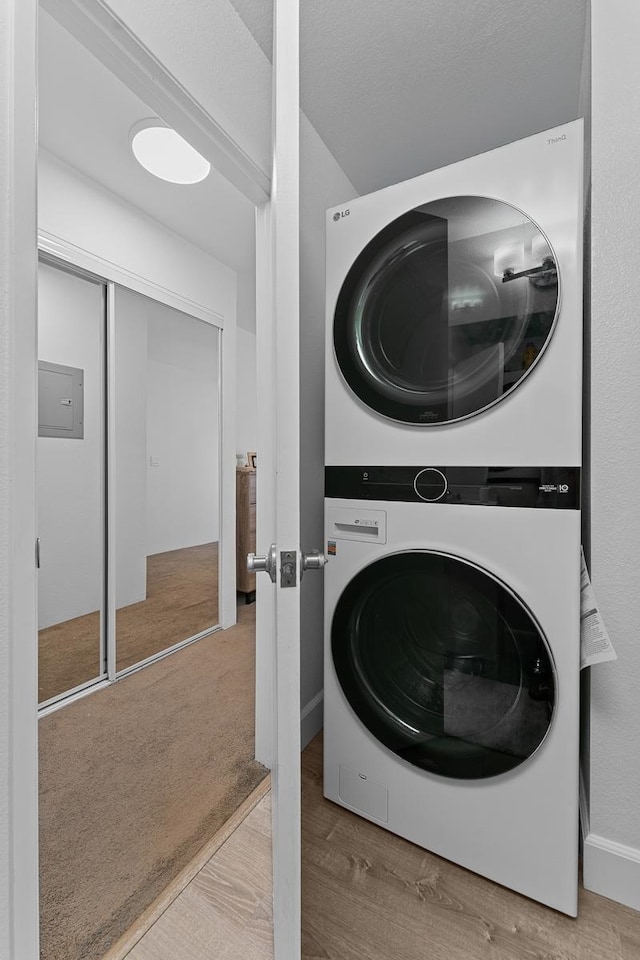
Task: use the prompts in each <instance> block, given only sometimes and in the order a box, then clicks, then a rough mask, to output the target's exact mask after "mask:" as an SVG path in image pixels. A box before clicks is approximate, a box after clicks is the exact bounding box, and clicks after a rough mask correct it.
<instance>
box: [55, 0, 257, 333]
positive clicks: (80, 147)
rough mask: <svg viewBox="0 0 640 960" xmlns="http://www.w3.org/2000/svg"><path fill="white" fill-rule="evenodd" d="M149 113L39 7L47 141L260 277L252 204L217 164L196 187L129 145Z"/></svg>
mask: <svg viewBox="0 0 640 960" xmlns="http://www.w3.org/2000/svg"><path fill="white" fill-rule="evenodd" d="M149 116H153V111H150V110H149V108H148V107H147V106H146V105H145V104H144V103H143V102H142V101H141V100H139V99H138V97H137V96H135V95H134V94H133V93H131V91H130V90H129V89H128V88H127V87H126V86H125V85H124V84H123V83H122V82H121V81H120V80H118V79H117V78H116V77H115V76H114V75H113V74H112V73H111V71H110V70H108V69H107V68H106V67H104V66H103V65H102V64H101V63H100V62H99V61H98V60H97V59H96V58H95V57H94V56H93V55H92V54H90V53H89V52H88V51H87V50H86V49H85V48H84V47H83V46H82V45H81V44H80V43H79V42H78V41H77V40H75V38H73V37H72V36H71V35H70V34H69V33H67V31H66V30H64V29H63V27H61V26H60V25H59V24H58V23H57V22H56V21H55V20H54V19H53V18H52V17H50V16H49V15H48V14H46V13H45V12H44V11H42V10H41V11H40V23H39V142H40V145H41V146H42V147H44V148H45V149H46V150H49V151H50V152H51V153H53V154H55V155H56V156H57V157H59V158H60V159H62V160H64V161H65V162H66V163H68V164H70V165H71V166H72V167H75V168H76V169H77V170H80V171H81V172H82V173H83V174H85V175H86V176H89V177H91V178H92V179H94V180H96V181H97V182H98V183H100V184H102V185H103V186H105V187H106V188H107V189H109V190H111V191H113V192H114V193H116V194H118V195H119V196H121V197H122V198H124V199H125V200H127V201H128V202H129V203H132V204H134V205H135V206H136V207H138V208H139V209H141V210H143V211H144V212H145V213H146V214H148V215H149V216H152V217H153V218H154V219H156V220H158V221H159V222H160V223H162V224H163V225H164V226H166V227H168V228H169V229H171V230H173V231H175V232H176V233H178V234H180V235H181V236H182V237H184V238H186V239H187V240H189V241H191V242H192V243H194V244H196V245H197V246H198V247H200V248H201V249H202V250H205V251H206V252H207V253H209V254H211V255H212V256H214V257H216V258H217V259H218V260H221V261H222V262H223V263H225V264H226V265H227V266H229V267H231V268H232V269H233V270H236V271H237V272H238V273H239V274H244V275H245V276H249V277H251V276H253V274H254V272H255V267H254V263H255V247H254V216H255V214H254V207H253V204H252V203H251V202H250V201H249V200H247V199H246V198H245V197H244V196H243V195H242V194H241V193H239V191H238V190H236V189H235V187H233V186H231V184H229V182H228V181H227V180H225V179H224V177H222V176H221V175H220V174H219V173H217V172H216V171H215V170H212V171H211V173H210V174H209V176H208V177H207V179H206V180H204V181H202V182H201V183H196V184H190V185H178V184H173V183H168V182H166V181H164V180H159V179H158V178H156V177H153V176H151V175H150V174H149V173H147V172H145V171H144V170H143V169H142V167H140V166H139V164H138V163H137V161H136V160H135V159H134V157H133V155H132V153H131V150H130V148H129V131H130V129H131V127H132V126H133V124H134V123H136V122H137V121H138V120H142V119H144V118H145V117H149ZM240 322H242V321H240ZM248 325H249V326H250V323H249V324H248Z"/></svg>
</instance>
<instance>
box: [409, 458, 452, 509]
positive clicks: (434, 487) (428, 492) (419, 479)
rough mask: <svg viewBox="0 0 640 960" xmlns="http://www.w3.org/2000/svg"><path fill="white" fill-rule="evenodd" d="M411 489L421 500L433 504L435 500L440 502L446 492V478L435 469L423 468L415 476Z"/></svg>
mask: <svg viewBox="0 0 640 960" xmlns="http://www.w3.org/2000/svg"><path fill="white" fill-rule="evenodd" d="M413 489H414V490H415V491H416V493H417V494H418V496H419V497H420V499H421V500H426V501H427V503H434V502H435V501H436V500H442V498H443V497H444V495H445V493H446V492H447V478H446V477H445V475H444V473H442V471H440V470H437V469H436V468H435V467H425V469H424V470H421V471H420V472H419V473H417V474H416V477H415V480H414V481H413Z"/></svg>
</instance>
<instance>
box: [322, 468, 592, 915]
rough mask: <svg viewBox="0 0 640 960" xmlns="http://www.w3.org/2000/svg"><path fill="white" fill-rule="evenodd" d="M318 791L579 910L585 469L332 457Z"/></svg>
mask: <svg viewBox="0 0 640 960" xmlns="http://www.w3.org/2000/svg"><path fill="white" fill-rule="evenodd" d="M325 512H326V538H327V544H326V552H327V554H328V557H329V562H328V564H327V566H326V568H325V624H326V626H325V687H324V792H325V796H326V797H328V798H329V799H330V800H333V801H334V802H335V803H338V804H341V805H342V806H344V807H346V808H347V809H349V810H351V811H353V812H354V813H356V814H359V815H360V816H363V817H366V818H367V819H368V820H371V821H372V822H374V823H376V824H378V825H379V826H380V827H383V828H384V829H386V830H390V831H392V832H393V833H395V834H398V835H399V836H402V837H405V838H406V839H407V840H410V841H412V842H413V843H416V844H418V845H420V846H422V847H424V848H426V849H427V850H430V851H432V852H434V853H436V854H439V855H440V856H442V857H445V858H447V859H449V860H452V861H454V862H455V863H458V864H461V865H462V866H464V867H467V868H468V869H470V870H473V871H475V872H477V873H479V874H482V875H483V876H485V877H488V878H489V879H491V880H494V881H496V882H497V883H500V884H503V885H505V886H507V887H509V888H511V889H513V890H516V891H518V892H520V893H522V894H525V895H526V896H528V897H531V898H533V899H534V900H538V901H540V902H542V903H544V904H547V905H549V906H551V907H554V908H555V909H557V910H560V911H562V912H564V913H567V914H569V915H571V916H575V915H576V913H577V891H578V877H577V871H578V730H579V596H580V510H579V470H578V469H577V468H575V467H572V466H571V465H569V466H568V467H554V466H551V467H548V468H536V467H529V468H523V467H520V466H517V465H515V466H512V467H499V468H496V467H491V466H489V467H438V468H434V467H427V468H421V467H415V466H406V467H384V466H383V467H375V468H357V467H329V468H327V471H326V500H325Z"/></svg>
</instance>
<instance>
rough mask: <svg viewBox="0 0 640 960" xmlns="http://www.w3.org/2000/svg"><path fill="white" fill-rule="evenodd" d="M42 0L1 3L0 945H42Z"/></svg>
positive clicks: (21, 949)
mask: <svg viewBox="0 0 640 960" xmlns="http://www.w3.org/2000/svg"><path fill="white" fill-rule="evenodd" d="M36 20H37V6H36V0H5V2H4V3H2V4H0V51H1V52H0V62H1V63H2V65H3V66H2V77H1V79H0V103H1V104H2V114H1V120H0V154H1V156H0V171H1V173H0V177H1V183H0V187H1V188H0V223H2V232H1V234H0V289H1V291H2V293H1V295H0V296H1V300H0V303H1V311H2V312H1V314H0V384H1V386H0V597H2V599H1V600H0V956H2V957H8V958H10V960H21V958H23V957H24V960H37V957H38V766H37V764H38V741H37V736H38V728H37V701H38V690H37V675H38V672H37V646H36V636H37V616H36V610H37V607H36V568H35V538H36V437H35V426H34V425H35V423H36V422H37V421H36V416H37V412H36V291H37V285H36V284H37V245H36V149H37V141H36V137H37V128H36V75H37V73H36V71H37V60H36Z"/></svg>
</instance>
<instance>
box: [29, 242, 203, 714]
mask: <svg viewBox="0 0 640 960" xmlns="http://www.w3.org/2000/svg"><path fill="white" fill-rule="evenodd" d="M39 295H40V302H39V319H38V323H39V351H38V355H39V421H40V423H39V436H38V491H39V530H38V533H39V540H38V544H39V547H38V549H39V579H38V596H39V617H40V622H39V703H40V705H41V707H42V706H46V707H49V706H53V705H54V704H56V703H57V702H59V701H62V700H64V699H66V698H67V697H69V696H72V695H75V694H79V693H81V692H83V691H84V690H85V689H86V688H87V687H90V686H92V685H94V684H96V683H100V682H106V681H109V680H114V679H115V678H116V676H119V675H122V674H123V673H125V672H128V671H130V670H132V669H137V668H138V667H140V666H143V665H145V664H147V663H149V662H151V661H153V660H155V659H157V658H158V657H159V656H163V655H164V654H165V653H167V652H168V651H171V650H173V649H175V648H178V647H181V646H183V645H184V644H186V643H189V642H191V641H192V640H195V639H198V638H200V637H202V636H205V635H206V634H208V633H210V632H211V631H212V630H214V629H216V628H217V627H218V625H219V620H220V617H219V612H218V598H219V564H218V554H219V530H220V331H219V330H218V328H217V327H215V326H212V325H211V324H209V323H206V322H204V321H202V320H198V319H196V318H194V317H192V316H189V315H187V314H185V313H182V312H180V311H179V310H177V309H174V308H173V307H170V306H167V305H165V304H163V303H160V302H158V301H156V300H152V299H150V298H148V297H145V296H142V295H140V294H137V293H134V292H133V291H131V290H128V289H125V288H123V287H119V286H117V285H115V284H113V283H106V282H104V281H102V280H101V279H100V278H98V277H94V276H92V275H89V274H83V273H81V272H80V271H75V270H74V269H72V268H70V267H66V266H63V265H61V264H59V263H57V262H54V261H50V262H49V261H47V262H41V263H40V267H39Z"/></svg>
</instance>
